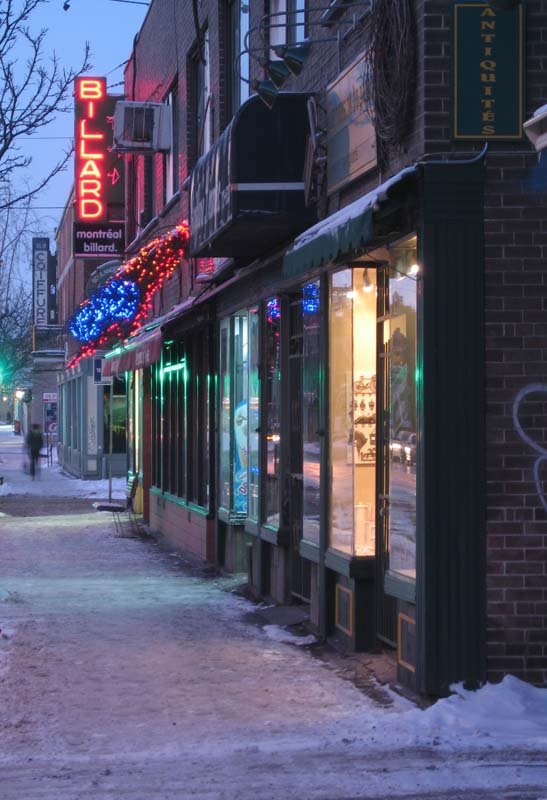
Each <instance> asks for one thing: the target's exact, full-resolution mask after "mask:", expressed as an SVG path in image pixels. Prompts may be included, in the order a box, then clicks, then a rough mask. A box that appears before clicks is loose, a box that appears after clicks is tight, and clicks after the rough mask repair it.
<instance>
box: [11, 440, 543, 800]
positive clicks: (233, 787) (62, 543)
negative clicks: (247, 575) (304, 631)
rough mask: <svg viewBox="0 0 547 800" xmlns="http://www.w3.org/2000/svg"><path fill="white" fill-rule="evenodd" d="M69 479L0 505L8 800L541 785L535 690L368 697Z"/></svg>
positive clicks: (409, 794) (499, 797)
mask: <svg viewBox="0 0 547 800" xmlns="http://www.w3.org/2000/svg"><path fill="white" fill-rule="evenodd" d="M1 441H2V440H1V437H0V444H1ZM0 452H1V450H0ZM24 477H26V476H24ZM29 483H30V481H29ZM36 483H37V482H36ZM13 485H14V484H13V483H12V486H13ZM22 485H23V486H25V487H26V486H28V485H29V484H28V483H25V484H22ZM44 485H45V484H44ZM74 485H75V482H74V481H73V480H71V479H69V478H64V477H63V476H61V475H59V474H58V475H57V478H56V479H55V487H56V490H55V491H56V493H57V494H59V493H61V492H66V509H64V510H63V508H62V505H61V506H59V505H57V506H55V505H53V506H52V505H51V504H49V505H48V502H47V498H46V497H43V498H42V499H41V498H40V497H36V496H35V497H34V498H32V502H33V503H34V504H36V508H35V511H34V514H35V516H21V515H22V514H23V513H24V511H25V509H24V505H25V503H28V502H29V500H30V498H29V499H27V498H25V497H24V495H19V497H18V499H19V500H20V501H21V502H20V504H17V503H16V502H14V500H15V498H13V497H12V499H11V501H10V502H7V501H8V500H10V498H9V497H6V498H5V501H6V502H5V505H4V508H3V513H4V516H2V517H0V628H1V629H2V630H1V633H0V709H1V712H0V797H1V798H2V800H125V799H126V798H127V800H168V799H169V800H186V798H190V797H192V798H198V799H199V800H221V799H222V800H297V798H298V800H316V799H319V798H321V800H350V798H353V799H356V798H390V800H395V799H396V798H400V797H406V798H409V799H410V798H416V799H417V798H420V800H422V798H441V797H442V798H468V800H469V799H470V798H473V799H475V798H477V800H478V798H482V799H483V800H486V799H488V800H494V799H495V800H507V799H508V798H513V799H514V800H517V798H518V800H539V799H540V798H547V789H545V788H544V787H546V786H547V766H546V764H545V752H546V748H547V730H546V719H547V691H545V690H539V689H534V688H532V687H529V686H526V685H524V684H522V683H520V682H519V681H517V680H516V679H511V678H510V679H507V680H506V681H505V682H504V684H503V685H501V686H496V687H494V686H487V687H485V688H484V689H483V690H481V691H480V692H478V693H475V694H471V693H466V692H464V691H463V690H462V689H461V688H460V689H458V693H457V694H455V695H453V696H452V697H450V698H448V699H447V700H444V701H441V702H439V703H437V704H436V705H435V706H433V707H432V708H430V709H428V710H427V711H421V710H418V709H417V708H415V707H414V706H412V705H411V704H410V703H408V702H407V701H405V700H403V699H402V698H400V697H398V696H396V695H393V696H391V698H389V697H387V698H386V699H387V700H389V699H391V701H392V702H391V705H380V704H378V703H376V702H374V700H373V699H371V698H369V697H367V696H366V695H364V694H363V693H361V692H360V691H358V690H357V689H356V688H355V687H354V686H353V685H352V684H351V683H349V682H347V681H344V680H342V678H341V677H340V676H339V675H338V674H337V673H336V671H335V670H334V669H332V668H331V667H330V666H327V665H326V664H324V663H323V662H321V661H319V660H318V659H315V658H314V657H313V656H312V655H311V654H310V652H309V650H307V649H306V648H305V647H294V646H292V645H291V644H290V643H289V644H287V643H286V642H285V641H284V640H285V639H286V638H287V637H286V635H285V634H284V633H283V634H281V633H280V632H276V631H275V629H274V628H272V627H271V626H268V627H267V629H266V630H264V629H262V628H261V627H258V626H255V625H250V624H249V623H248V622H246V620H245V617H246V615H247V614H248V612H249V611H251V610H252V608H253V606H251V605H250V604H249V603H248V602H247V601H245V600H244V599H242V598H241V597H239V596H238V595H236V594H234V593H233V591H232V589H233V587H234V580H233V579H229V578H211V577H206V576H205V575H204V574H202V573H201V571H200V570H199V569H196V568H192V567H191V566H190V565H188V564H187V563H186V562H184V561H183V560H182V559H181V558H180V557H179V556H177V555H176V554H173V553H166V552H165V551H162V550H161V549H160V548H159V547H158V546H157V545H156V544H155V543H154V542H152V541H148V540H144V539H131V538H118V537H116V536H114V530H113V525H112V522H111V520H110V518H109V515H107V514H100V513H96V512H94V511H93V510H92V509H91V508H89V510H88V509H86V508H84V507H80V506H81V503H80V506H78V508H76V507H75V505H74V496H73V495H70V494H69V491H70V490H71V488H72V487H73V486H74ZM103 489H104V486H103V487H99V489H98V490H99V491H100V492H101V493H102V494H103V496H104V491H103ZM2 499H3V498H1V497H0V508H1V507H2V506H1V501H2ZM41 503H42V504H43V506H42V512H40V504H41ZM18 509H19V510H18ZM48 509H49V510H48ZM288 638H289V639H290V637H288ZM382 691H384V690H382V689H379V692H382ZM542 787H543V788H542Z"/></svg>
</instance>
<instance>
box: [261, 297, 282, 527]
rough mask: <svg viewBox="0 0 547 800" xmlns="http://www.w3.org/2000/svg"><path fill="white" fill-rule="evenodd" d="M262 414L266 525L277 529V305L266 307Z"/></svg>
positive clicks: (271, 302)
mask: <svg viewBox="0 0 547 800" xmlns="http://www.w3.org/2000/svg"><path fill="white" fill-rule="evenodd" d="M265 339H266V341H265V346H266V352H265V363H266V370H265V381H266V383H265V387H264V413H265V427H266V523H267V524H268V525H271V526H273V527H279V504H280V492H279V487H280V463H279V457H280V449H281V303H280V300H279V298H278V297H273V298H271V299H270V300H268V302H267V303H266V336H265Z"/></svg>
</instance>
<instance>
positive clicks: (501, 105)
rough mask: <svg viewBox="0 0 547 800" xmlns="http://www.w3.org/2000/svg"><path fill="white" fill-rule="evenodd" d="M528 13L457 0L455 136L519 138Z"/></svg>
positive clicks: (454, 89)
mask: <svg viewBox="0 0 547 800" xmlns="http://www.w3.org/2000/svg"><path fill="white" fill-rule="evenodd" d="M523 14H524V12H523V7H522V5H518V6H516V7H515V8H511V9H500V8H495V7H494V6H491V5H490V4H489V3H481V2H473V1H472V0H471V2H465V3H460V2H455V3H454V8H453V19H452V25H453V28H452V138H453V139H480V140H490V139H520V138H521V137H522V123H523V114H524V64H523V58H524V56H523V53H524V15H523Z"/></svg>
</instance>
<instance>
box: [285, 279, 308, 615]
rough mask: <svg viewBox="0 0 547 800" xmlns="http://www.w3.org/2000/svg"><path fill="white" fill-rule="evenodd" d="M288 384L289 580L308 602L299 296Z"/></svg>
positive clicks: (293, 312)
mask: <svg viewBox="0 0 547 800" xmlns="http://www.w3.org/2000/svg"><path fill="white" fill-rule="evenodd" d="M289 308H290V316H289V320H290V322H289V325H290V328H289V382H288V383H289V385H288V409H289V414H288V419H289V437H290V439H289V440H290V441H291V442H292V443H294V446H291V448H290V453H289V473H288V482H289V530H290V549H291V554H290V572H291V574H290V581H291V594H292V596H293V597H295V598H298V599H299V600H304V601H309V598H310V569H309V562H307V561H306V560H305V559H303V558H302V556H301V555H300V549H299V547H300V541H301V539H302V514H303V503H302V498H303V464H302V365H303V359H302V354H303V325H302V296H301V295H300V294H298V295H295V296H292V297H291V298H290V303H289Z"/></svg>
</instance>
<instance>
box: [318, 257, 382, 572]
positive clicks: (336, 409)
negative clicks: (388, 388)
mask: <svg viewBox="0 0 547 800" xmlns="http://www.w3.org/2000/svg"><path fill="white" fill-rule="evenodd" d="M376 297H377V294H376V271H375V270H374V269H370V268H366V267H363V268H360V267H359V268H354V269H344V270H341V271H339V272H335V273H334V274H333V275H331V276H330V285H329V420H330V436H329V448H330V453H329V455H330V459H329V460H330V464H331V478H330V483H331V486H330V493H329V496H330V513H329V546H330V547H331V548H333V549H334V550H339V551H341V552H343V553H346V554H348V555H352V556H353V555H355V556H367V555H374V553H375V540H376V533H375V517H376V508H375V495H376V437H377V430H376V414H377V409H376V404H377V393H376V385H377V381H376Z"/></svg>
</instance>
